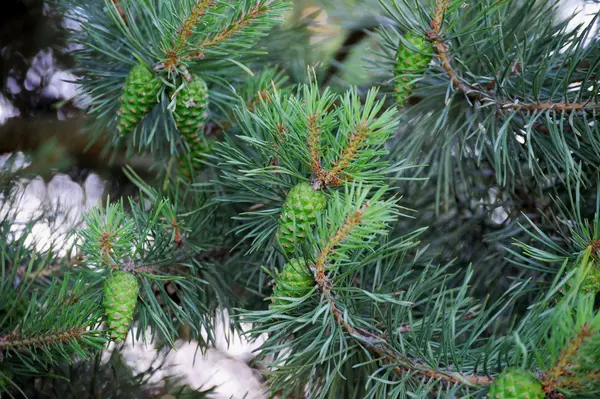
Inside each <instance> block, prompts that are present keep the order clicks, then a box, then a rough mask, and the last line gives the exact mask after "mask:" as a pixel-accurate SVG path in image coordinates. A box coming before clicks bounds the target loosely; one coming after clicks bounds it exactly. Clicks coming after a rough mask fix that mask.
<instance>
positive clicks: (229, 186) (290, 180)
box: [216, 81, 409, 250]
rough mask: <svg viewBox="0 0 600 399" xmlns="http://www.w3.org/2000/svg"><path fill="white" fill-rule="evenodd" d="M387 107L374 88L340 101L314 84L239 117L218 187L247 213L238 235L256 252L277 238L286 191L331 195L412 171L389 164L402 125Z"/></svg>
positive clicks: (222, 151) (224, 149) (275, 96)
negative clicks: (390, 144)
mask: <svg viewBox="0 0 600 399" xmlns="http://www.w3.org/2000/svg"><path fill="white" fill-rule="evenodd" d="M382 106H383V102H382V101H378V100H377V90H375V89H374V90H371V91H369V92H368V93H367V94H366V97H365V99H364V101H361V98H360V96H359V94H358V91H357V90H356V89H352V90H349V91H348V92H347V93H346V94H345V95H343V96H340V95H336V94H335V93H333V92H332V91H331V90H329V89H325V90H323V91H322V92H321V91H320V90H319V87H318V85H317V84H316V83H315V82H314V81H313V82H311V83H310V84H307V85H303V86H301V87H300V88H299V89H298V91H297V93H295V94H291V95H285V94H282V93H279V92H277V91H273V92H272V94H271V95H270V96H269V99H268V100H265V101H261V104H260V106H258V107H256V108H255V109H254V111H253V112H250V111H249V110H248V109H245V108H241V109H238V110H237V111H236V116H237V124H238V125H239V127H240V130H241V133H240V134H238V135H237V136H236V140H235V141H234V140H232V139H230V140H226V141H225V142H223V143H222V144H220V145H219V146H217V148H216V152H217V156H218V159H219V160H220V167H221V171H222V175H221V180H220V181H219V182H218V184H219V185H221V186H222V187H224V188H225V195H224V196H222V197H219V198H218V200H219V201H223V202H228V203H236V204H239V205H241V206H243V207H246V210H247V211H246V212H242V213H241V214H240V215H239V216H238V217H237V218H238V219H239V220H240V221H243V224H242V225H241V226H240V227H239V228H237V229H236V230H235V231H236V232H238V233H240V234H245V235H244V239H252V240H254V244H253V250H256V249H258V248H260V247H263V245H264V244H265V243H266V242H267V241H268V240H269V239H270V238H271V237H272V232H273V230H274V229H275V225H274V224H275V223H274V222H276V221H277V216H278V214H279V212H280V210H281V208H282V205H283V203H284V201H285V198H286V196H287V193H288V192H289V190H290V189H291V188H292V187H294V186H295V185H296V184H298V183H299V182H303V181H304V182H310V183H311V184H312V186H313V188H314V189H315V190H323V191H325V192H326V193H327V192H328V189H329V188H335V187H336V186H340V185H341V184H342V183H344V182H347V181H357V182H362V183H365V184H382V182H383V180H384V178H385V177H386V176H389V175H392V174H393V173H400V171H401V170H403V169H405V168H407V167H409V166H408V164H407V163H406V162H404V161H399V162H397V163H395V164H392V163H390V162H389V161H388V159H387V158H386V155H387V154H388V151H387V150H386V148H385V143H386V142H387V140H388V139H389V138H390V137H391V135H392V134H393V131H394V129H395V128H396V126H397V123H398V122H397V120H396V119H395V110H393V109H388V110H385V111H384V110H382ZM357 129H358V130H357ZM356 132H358V134H355V133H356ZM324 149H327V151H325V150H324ZM259 226H260V227H259Z"/></svg>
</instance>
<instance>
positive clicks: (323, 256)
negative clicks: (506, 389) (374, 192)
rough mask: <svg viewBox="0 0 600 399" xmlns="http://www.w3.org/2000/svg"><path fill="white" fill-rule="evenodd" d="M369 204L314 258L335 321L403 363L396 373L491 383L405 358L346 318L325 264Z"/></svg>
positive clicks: (383, 355)
mask: <svg viewBox="0 0 600 399" xmlns="http://www.w3.org/2000/svg"><path fill="white" fill-rule="evenodd" d="M368 208H369V203H368V202H367V203H366V204H365V205H363V206H362V207H361V208H360V209H359V210H357V211H356V212H354V213H353V214H352V215H349V216H348V218H347V219H346V222H345V223H344V224H343V225H342V226H341V227H340V228H339V229H338V230H337V231H336V233H335V234H334V235H333V236H331V237H329V238H328V239H327V244H326V245H325V247H324V248H323V249H322V250H321V252H320V253H319V256H318V257H317V260H316V262H315V266H314V277H315V282H316V283H317V286H318V287H319V290H320V291H321V292H322V293H323V294H324V295H325V297H326V298H327V301H328V302H329V306H330V309H331V313H332V315H333V318H334V319H335V321H336V322H337V323H338V324H339V325H340V326H341V327H342V328H343V329H344V331H346V333H348V334H349V335H350V336H351V337H353V338H355V339H357V340H358V341H359V342H360V344H361V345H363V346H364V347H366V348H367V349H368V350H370V351H371V352H372V353H374V354H376V355H377V356H379V357H381V358H382V359H383V360H385V361H386V362H387V363H388V364H391V365H394V364H402V366H399V365H396V366H393V368H392V369H393V370H394V372H395V373H396V374H399V375H405V374H406V373H416V374H419V375H421V376H423V377H425V378H428V379H434V380H439V381H443V382H446V383H448V384H468V385H472V386H487V385H491V384H492V382H493V379H492V378H490V377H487V376H477V375H463V374H461V373H457V372H446V373H442V372H439V371H437V370H433V369H431V368H428V367H427V366H426V365H422V364H419V363H417V362H415V361H411V360H410V359H406V358H404V357H403V356H402V355H400V354H398V353H397V351H396V350H394V349H393V347H392V346H391V345H390V344H389V343H388V342H387V341H386V340H385V339H384V338H382V337H380V336H378V335H377V334H374V333H371V332H368V331H365V330H363V329H357V328H355V327H353V326H351V325H350V324H348V322H346V320H345V319H344V316H343V312H342V311H340V309H339V308H338V306H337V304H336V302H335V298H334V296H333V295H332V293H331V286H330V282H329V279H328V278H327V276H326V275H325V267H326V264H327V259H328V258H329V256H330V255H331V254H332V253H333V252H334V250H335V248H336V247H337V246H338V245H339V244H340V243H341V242H342V241H343V240H344V239H346V238H347V237H348V236H349V235H350V232H351V230H352V229H353V228H354V227H356V226H357V225H358V224H360V223H361V221H362V216H363V214H364V213H365V211H366V210H367V209H368Z"/></svg>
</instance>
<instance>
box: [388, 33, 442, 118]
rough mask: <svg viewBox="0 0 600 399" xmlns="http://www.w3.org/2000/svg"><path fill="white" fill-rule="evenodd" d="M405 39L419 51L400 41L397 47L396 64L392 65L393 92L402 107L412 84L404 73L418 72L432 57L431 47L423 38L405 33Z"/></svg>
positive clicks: (425, 66) (409, 94)
mask: <svg viewBox="0 0 600 399" xmlns="http://www.w3.org/2000/svg"><path fill="white" fill-rule="evenodd" d="M405 40H406V41H408V42H409V43H410V44H411V46H412V47H413V48H414V49H417V50H418V51H419V52H416V51H415V50H413V48H409V47H407V46H405V45H404V43H400V46H399V47H398V52H397V53H396V64H395V66H394V76H395V77H396V87H395V89H394V92H395V96H396V102H397V103H398V106H399V107H402V106H403V105H404V104H405V103H406V100H408V98H409V97H410V96H411V94H412V89H413V84H412V83H410V81H411V80H412V78H411V77H409V76H405V75H408V74H411V73H414V72H419V71H421V70H423V69H425V68H427V66H428V65H429V63H430V62H431V59H432V58H433V55H432V54H433V47H432V45H431V43H430V42H428V41H427V40H426V39H425V38H423V37H421V36H416V35H413V34H407V35H406V36H405ZM422 53H424V54H422Z"/></svg>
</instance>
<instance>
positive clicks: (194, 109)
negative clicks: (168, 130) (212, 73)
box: [175, 76, 208, 148]
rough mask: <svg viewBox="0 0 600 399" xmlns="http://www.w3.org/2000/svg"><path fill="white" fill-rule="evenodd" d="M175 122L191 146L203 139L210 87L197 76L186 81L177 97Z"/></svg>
mask: <svg viewBox="0 0 600 399" xmlns="http://www.w3.org/2000/svg"><path fill="white" fill-rule="evenodd" d="M175 103H176V108H175V124H176V125H177V130H179V133H180V134H181V137H182V138H183V140H185V142H186V143H187V145H188V146H189V147H190V148H194V147H195V146H196V145H197V143H198V142H200V141H202V139H201V137H200V136H199V134H201V133H202V131H203V129H204V125H205V124H206V121H207V119H208V87H207V86H206V82H205V81H204V80H203V79H202V78H199V77H197V76H194V77H193V78H192V80H191V81H190V82H188V83H186V85H185V87H184V88H182V89H181V90H180V91H179V92H178V93H177V95H176V98H175Z"/></svg>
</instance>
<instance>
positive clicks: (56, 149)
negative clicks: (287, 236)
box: [0, 0, 600, 399]
mask: <svg viewBox="0 0 600 399" xmlns="http://www.w3.org/2000/svg"><path fill="white" fill-rule="evenodd" d="M468 1H469V0H467V2H468ZM473 1H476V0H473ZM2 3H3V8H2V12H1V13H0V65H1V67H0V220H10V221H11V223H12V225H13V227H12V228H14V229H15V231H17V232H18V230H19V228H20V227H19V226H24V225H25V224H26V223H28V222H29V221H30V220H31V219H32V218H35V219H36V220H37V221H36V224H35V226H34V228H33V231H32V234H31V241H32V245H35V247H36V248H39V249H40V250H43V249H44V248H48V247H49V246H50V245H52V246H54V247H58V248H61V250H62V251H63V254H64V255H65V256H70V255H72V254H70V253H69V251H70V250H69V248H71V247H72V244H73V243H72V242H70V241H69V240H70V239H69V237H70V236H69V234H68V233H69V232H70V231H71V230H72V228H73V227H76V226H77V225H78V224H79V223H80V222H81V219H82V215H83V214H84V212H86V209H88V208H89V207H91V206H94V205H96V204H97V203H98V202H99V201H102V200H104V199H105V198H106V196H110V197H111V198H118V197H121V196H124V195H128V194H133V193H135V191H136V190H135V188H134V187H133V185H131V184H130V183H129V182H128V181H127V179H126V178H125V176H124V174H123V172H122V166H124V164H125V163H126V162H127V164H129V165H130V166H132V167H133V168H134V169H135V170H136V171H137V172H138V173H139V174H140V175H141V176H142V177H144V176H149V172H148V168H149V165H151V164H152V159H150V156H149V155H148V158H145V157H144V156H140V157H137V158H134V159H127V160H126V159H125V155H124V154H119V153H118V152H116V153H113V154H112V156H111V157H110V158H109V157H108V156H106V154H105V153H104V151H103V149H104V143H103V142H102V141H101V140H100V141H97V142H94V143H90V142H89V136H87V135H86V134H85V132H84V131H83V130H82V127H83V126H84V124H85V118H86V116H85V114H84V113H83V112H82V111H81V109H80V105H79V103H78V98H77V87H78V86H77V79H78V76H77V75H76V74H74V73H72V72H70V71H71V70H72V69H73V68H74V65H73V62H72V60H71V58H70V57H69V52H70V51H71V50H73V47H72V46H71V45H70V44H69V43H67V42H66V41H65V38H66V34H65V29H66V28H73V27H76V26H73V21H72V20H70V19H69V18H68V15H59V14H57V13H56V12H55V10H54V8H53V7H52V6H51V4H50V3H51V2H45V1H42V0H4V1H3V2H2ZM599 9H600V5H598V4H597V3H595V2H589V1H588V2H586V1H584V0H563V7H562V12H563V16H564V17H565V18H570V19H571V25H572V27H573V28H575V27H577V26H578V24H580V23H585V22H587V21H590V20H591V19H592V18H593V14H594V13H596V12H598V10H599ZM576 11H579V13H578V14H577V15H576V16H575V17H573V14H574V13H575V12H576ZM379 15H382V14H380V13H379V7H378V2H377V0H363V1H360V0H323V1H314V0H311V1H309V0H296V1H294V9H293V10H292V11H291V12H290V15H289V17H288V21H287V22H286V24H287V25H289V26H295V24H296V23H297V22H298V21H299V20H306V21H309V25H308V28H307V31H306V32H305V33H306V34H308V45H309V47H306V46H305V45H304V44H300V45H298V46H299V47H298V48H292V49H288V53H287V54H292V55H291V56H288V57H290V59H287V60H285V62H286V63H287V64H289V65H288V69H289V71H290V72H292V73H293V72H294V70H296V72H297V73H299V74H303V73H304V65H305V64H307V63H309V64H319V65H320V66H321V68H322V70H323V75H322V76H323V80H325V81H326V83H327V84H333V85H345V84H347V83H348V82H350V83H352V84H356V85H370V84H373V83H375V82H372V81H371V76H370V75H369V71H368V68H366V66H367V65H368V56H369V54H370V52H369V51H368V49H369V48H372V47H374V46H376V43H375V42H374V39H373V38H372V37H371V36H369V34H368V33H367V32H369V31H371V30H373V28H374V27H375V26H377V25H378V24H382V23H383V24H385V23H386V21H385V20H384V19H382V18H381V17H380V16H379ZM269 40H271V43H270V45H273V46H274V47H277V45H278V44H279V45H280V46H285V45H286V43H277V42H276V41H277V40H278V39H277V38H273V37H271V38H269V39H268V40H267V41H269ZM275 61H277V60H275ZM323 86H324V85H323ZM222 330H223V334H222V336H221V337H220V338H219V340H218V345H217V347H216V348H214V349H209V350H208V351H207V352H206V353H205V354H200V353H199V352H198V351H197V350H196V349H197V348H196V346H195V345H194V343H193V342H192V343H187V342H186V343H183V342H182V343H179V344H178V348H177V350H176V351H171V352H169V353H165V354H163V355H164V356H158V357H157V354H156V351H155V350H154V349H153V348H152V347H143V346H141V345H139V344H136V346H135V347H134V346H133V345H131V343H128V344H127V345H126V348H125V350H124V351H123V352H122V355H123V360H124V362H125V363H126V365H128V366H129V367H131V369H132V373H133V374H134V375H135V374H136V373H140V372H143V371H145V370H148V369H152V368H154V367H156V362H164V364H165V365H166V367H165V366H163V367H162V368H161V370H160V372H156V373H153V374H152V375H151V378H152V380H153V381H155V382H156V383H157V384H159V385H160V382H161V381H163V380H164V378H165V377H167V376H168V375H175V376H178V377H181V378H183V380H184V382H185V383H187V384H189V385H190V387H191V388H194V389H195V388H199V387H204V388H207V389H208V388H211V387H215V388H214V390H213V391H212V392H211V394H210V395H211V396H212V397H217V398H229V397H233V398H242V397H246V398H248V399H251V398H262V397H264V394H263V392H262V390H261V383H262V380H261V377H260V373H259V370H255V369H253V368H251V367H250V366H248V363H249V361H250V360H251V359H252V357H253V354H252V351H253V350H254V349H255V348H256V347H257V346H258V345H259V344H260V343H259V342H258V343H255V344H253V345H250V344H249V343H247V342H245V341H243V340H242V339H240V337H239V336H238V337H226V333H225V331H227V328H226V326H222ZM226 338H228V339H226ZM110 357H111V356H110V350H109V351H107V353H106V356H105V357H104V360H103V361H105V362H108V361H109V359H110ZM147 397H155V395H153V394H152V393H151V392H149V393H148V395H147ZM167 397H168V396H164V398H167Z"/></svg>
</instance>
